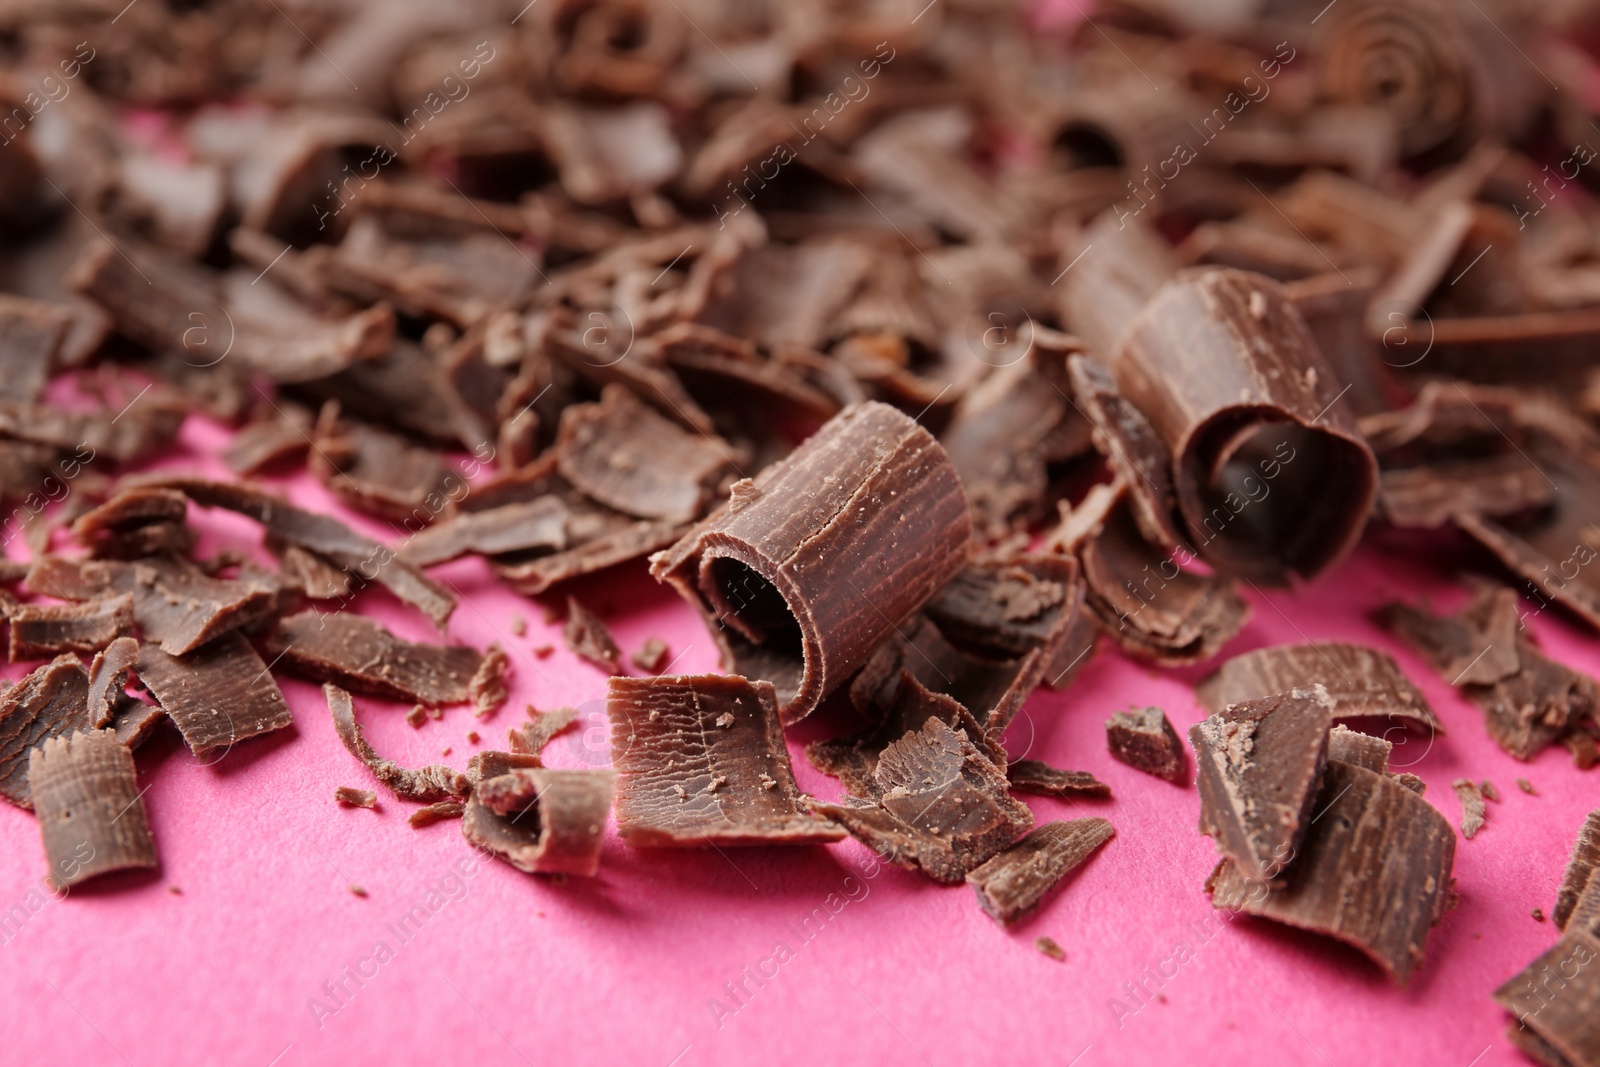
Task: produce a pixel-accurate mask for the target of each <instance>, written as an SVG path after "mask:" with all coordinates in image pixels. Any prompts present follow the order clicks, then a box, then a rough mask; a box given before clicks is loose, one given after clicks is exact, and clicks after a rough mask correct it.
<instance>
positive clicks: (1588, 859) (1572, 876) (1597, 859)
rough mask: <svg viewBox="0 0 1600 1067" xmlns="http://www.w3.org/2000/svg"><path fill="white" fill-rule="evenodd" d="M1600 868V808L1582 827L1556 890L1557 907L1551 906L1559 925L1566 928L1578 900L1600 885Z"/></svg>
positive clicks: (1562, 928)
mask: <svg viewBox="0 0 1600 1067" xmlns="http://www.w3.org/2000/svg"><path fill="white" fill-rule="evenodd" d="M1597 868H1600V809H1596V810H1594V811H1591V812H1590V813H1589V815H1588V817H1587V818H1585V819H1584V820H1583V826H1582V828H1581V829H1579V830H1578V839H1577V840H1576V841H1574V842H1573V843H1572V855H1571V856H1570V857H1568V859H1567V866H1566V869H1565V870H1564V871H1562V872H1561V888H1560V889H1558V890H1557V891H1556V904H1555V907H1553V908H1551V909H1550V920H1551V921H1552V922H1554V923H1555V924H1556V928H1557V929H1560V930H1565V929H1566V928H1567V921H1568V920H1569V919H1571V918H1572V913H1573V910H1574V909H1575V908H1576V907H1577V906H1578V899H1579V898H1580V897H1582V896H1583V895H1584V892H1585V891H1586V889H1592V888H1600V879H1596V878H1594V877H1593V875H1594V872H1595V870H1596V869H1597Z"/></svg>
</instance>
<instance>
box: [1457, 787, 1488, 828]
mask: <svg viewBox="0 0 1600 1067" xmlns="http://www.w3.org/2000/svg"><path fill="white" fill-rule="evenodd" d="M1450 788H1452V789H1454V790H1455V791H1456V798H1457V799H1458V800H1460V801H1461V836H1462V837H1464V838H1466V839H1467V840H1468V841H1471V840H1472V838H1473V835H1475V834H1476V833H1477V832H1478V831H1479V830H1481V829H1483V819H1484V814H1485V812H1486V811H1487V810H1488V809H1486V808H1485V807H1484V803H1483V793H1482V791H1480V790H1479V789H1478V784H1477V783H1476V782H1474V781H1472V780H1471V779H1468V778H1457V779H1456V780H1455V781H1453V782H1451V783H1450Z"/></svg>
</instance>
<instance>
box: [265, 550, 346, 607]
mask: <svg viewBox="0 0 1600 1067" xmlns="http://www.w3.org/2000/svg"><path fill="white" fill-rule="evenodd" d="M269 547H271V548H272V549H273V553H274V555H276V556H277V557H278V582H279V584H280V585H281V586H282V587H283V588H285V589H298V590H300V592H302V593H304V594H305V595H306V597H307V598H308V599H311V600H342V599H344V598H345V597H348V596H349V595H350V591H351V588H352V585H353V582H352V580H351V575H350V572H349V571H346V570H344V569H343V568H341V567H336V566H334V565H333V564H332V563H330V562H328V561H327V560H325V559H323V558H322V557H321V556H319V555H317V554H316V553H315V552H308V551H306V550H305V549H303V548H301V547H300V546H299V545H284V544H272V545H270V546H269Z"/></svg>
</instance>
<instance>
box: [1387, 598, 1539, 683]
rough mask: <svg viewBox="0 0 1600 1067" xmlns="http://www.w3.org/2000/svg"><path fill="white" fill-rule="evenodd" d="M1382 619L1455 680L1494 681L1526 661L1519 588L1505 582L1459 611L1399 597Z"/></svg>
mask: <svg viewBox="0 0 1600 1067" xmlns="http://www.w3.org/2000/svg"><path fill="white" fill-rule="evenodd" d="M1379 621H1381V622H1382V623H1383V624H1384V625H1385V626H1386V627H1388V628H1389V629H1390V630H1392V631H1393V632H1395V633H1396V634H1398V635H1399V636H1400V637H1402V638H1404V639H1405V640H1406V642H1407V643H1408V644H1410V645H1411V646H1412V647H1413V648H1415V649H1416V650H1417V652H1419V653H1420V654H1421V655H1422V656H1423V658H1425V659H1426V660H1427V661H1428V662H1429V664H1430V665H1431V666H1432V667H1433V668H1434V669H1435V670H1437V671H1438V672H1439V674H1440V675H1442V676H1443V677H1444V678H1446V679H1448V680H1449V681H1450V683H1451V684H1452V685H1493V684H1494V683H1495V682H1498V681H1500V680H1501V679H1504V678H1509V677H1510V676H1512V675H1513V674H1516V673H1517V671H1518V670H1520V669H1521V666H1522V659H1521V657H1520V656H1519V655H1518V653H1517V646H1518V638H1517V634H1518V633H1519V631H1520V630H1521V628H1522V619H1521V613H1520V612H1519V611H1518V610H1517V594H1516V593H1515V592H1514V591H1513V590H1510V589H1506V588H1504V587H1490V588H1486V589H1484V590H1483V591H1481V592H1480V593H1479V594H1478V595H1477V596H1476V597H1474V598H1473V600H1472V602H1471V603H1470V604H1468V605H1467V606H1466V607H1465V608H1463V609H1462V610H1461V611H1459V612H1456V613H1455V614H1453V615H1434V614H1433V613H1431V612H1428V611H1425V610H1421V609H1418V608H1414V607H1411V606H1410V605H1408V604H1399V603H1395V604H1390V605H1388V606H1386V607H1385V608H1384V609H1383V610H1382V612H1381V613H1380V615H1379Z"/></svg>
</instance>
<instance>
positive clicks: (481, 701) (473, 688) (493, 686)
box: [467, 645, 511, 719]
mask: <svg viewBox="0 0 1600 1067" xmlns="http://www.w3.org/2000/svg"><path fill="white" fill-rule="evenodd" d="M510 670H511V657H510V656H508V655H506V653H505V649H503V648H501V647H500V646H499V645H490V646H489V651H487V652H485V653H484V654H483V660H482V661H481V662H480V663H479V664H478V669H477V670H476V671H475V672H473V675H472V680H471V681H469V682H468V683H467V695H468V696H469V697H470V698H471V700H472V714H473V715H475V716H477V717H478V718H480V719H484V718H487V717H489V716H490V715H492V714H494V712H495V711H496V710H497V709H498V708H499V707H500V705H501V704H504V703H505V702H506V697H507V696H508V695H509V690H508V689H507V688H506V674H507V673H508V672H509V671H510Z"/></svg>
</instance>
